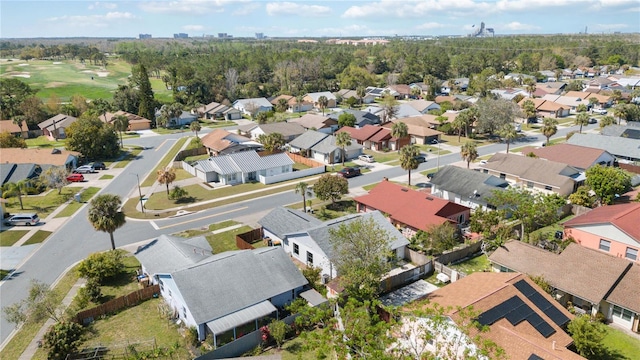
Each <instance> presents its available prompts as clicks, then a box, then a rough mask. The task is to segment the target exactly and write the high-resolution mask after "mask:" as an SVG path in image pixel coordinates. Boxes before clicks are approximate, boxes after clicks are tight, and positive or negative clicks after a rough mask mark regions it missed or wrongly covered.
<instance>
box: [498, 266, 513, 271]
mask: <svg viewBox="0 0 640 360" xmlns="http://www.w3.org/2000/svg"><path fill="white" fill-rule="evenodd" d="M500 272H513V270H511V269H509V268H507V267H504V266H502V265H500Z"/></svg>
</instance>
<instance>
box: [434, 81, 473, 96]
mask: <svg viewBox="0 0 640 360" xmlns="http://www.w3.org/2000/svg"><path fill="white" fill-rule="evenodd" d="M451 82H453V83H451ZM468 87H469V78H457V79H453V80H447V81H444V82H443V83H442V87H441V88H440V93H442V94H447V95H449V94H450V93H451V92H455V91H463V92H464V91H467V88H468Z"/></svg>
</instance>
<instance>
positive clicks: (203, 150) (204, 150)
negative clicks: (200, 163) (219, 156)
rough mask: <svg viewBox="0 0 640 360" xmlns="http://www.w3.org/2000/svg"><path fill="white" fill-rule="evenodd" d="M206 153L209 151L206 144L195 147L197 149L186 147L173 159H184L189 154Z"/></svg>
mask: <svg viewBox="0 0 640 360" xmlns="http://www.w3.org/2000/svg"><path fill="white" fill-rule="evenodd" d="M206 153H207V148H205V147H204V146H203V147H199V148H195V149H185V150H181V151H180V152H178V154H177V155H176V157H175V159H173V161H182V160H184V159H186V158H188V157H189V156H197V155H204V154H206Z"/></svg>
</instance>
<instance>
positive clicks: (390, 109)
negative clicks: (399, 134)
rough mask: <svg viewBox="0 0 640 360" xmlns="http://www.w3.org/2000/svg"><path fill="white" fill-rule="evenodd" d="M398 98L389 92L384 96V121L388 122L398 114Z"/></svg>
mask: <svg viewBox="0 0 640 360" xmlns="http://www.w3.org/2000/svg"><path fill="white" fill-rule="evenodd" d="M398 104H399V102H398V100H396V98H394V97H393V96H391V95H389V94H387V95H385V96H384V97H383V98H382V109H383V112H382V123H383V124H384V123H388V122H389V121H391V119H393V118H394V117H396V115H397V114H398Z"/></svg>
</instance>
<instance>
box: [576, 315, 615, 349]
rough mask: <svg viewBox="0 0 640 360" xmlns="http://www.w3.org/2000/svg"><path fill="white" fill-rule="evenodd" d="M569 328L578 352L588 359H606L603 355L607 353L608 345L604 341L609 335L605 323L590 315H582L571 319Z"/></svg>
mask: <svg viewBox="0 0 640 360" xmlns="http://www.w3.org/2000/svg"><path fill="white" fill-rule="evenodd" d="M567 330H568V331H569V334H571V338H572V339H573V343H574V344H575V346H576V350H578V354H580V355H582V356H584V357H586V358H588V359H604V357H602V355H604V353H606V347H605V345H604V344H603V342H602V341H603V340H604V338H605V336H606V335H607V330H606V327H605V325H604V324H602V323H600V322H598V321H594V320H592V319H591V317H590V316H589V315H581V316H576V317H575V318H574V319H573V320H571V322H570V323H569V325H567Z"/></svg>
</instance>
